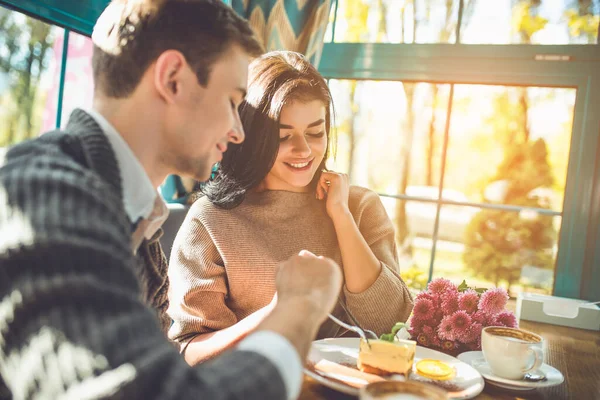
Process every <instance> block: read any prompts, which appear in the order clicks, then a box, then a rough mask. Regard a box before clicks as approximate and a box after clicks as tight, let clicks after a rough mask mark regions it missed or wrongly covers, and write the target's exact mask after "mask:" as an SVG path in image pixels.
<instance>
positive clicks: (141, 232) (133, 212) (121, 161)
mask: <svg viewBox="0 0 600 400" xmlns="http://www.w3.org/2000/svg"><path fill="white" fill-rule="evenodd" d="M87 113H88V114H89V115H90V116H91V117H92V118H93V119H94V120H95V121H96V122H97V123H98V125H100V128H101V129H102V131H103V132H104V134H105V135H106V137H107V138H108V141H109V143H110V145H111V147H112V149H113V152H114V153H115V157H116V159H117V164H118V167H119V171H120V173H121V182H122V187H123V205H124V207H125V212H126V213H127V216H128V217H129V219H130V220H131V222H132V223H134V224H137V228H136V230H135V232H134V233H133V234H132V249H133V252H134V253H136V252H137V249H138V248H139V246H140V244H141V243H142V240H143V238H144V237H145V238H146V239H150V238H151V237H152V236H153V235H154V234H155V233H156V231H158V229H159V228H160V227H161V226H162V224H163V223H164V222H165V220H166V219H167V217H168V215H169V209H168V208H167V205H166V204H165V202H164V200H163V199H162V196H160V194H159V193H158V190H157V188H155V187H154V186H152V181H151V180H150V177H149V176H148V174H147V173H146V171H145V170H144V167H143V166H142V164H141V163H140V161H139V160H138V159H137V157H136V156H135V154H134V153H133V151H132V150H131V148H130V147H129V145H128V144H127V142H125V140H124V139H123V137H122V136H121V135H120V134H119V133H118V132H117V130H116V129H115V127H114V126H113V125H112V124H111V123H110V122H108V121H107V120H106V118H104V117H103V116H102V115H100V114H99V113H98V112H96V111H93V110H88V111H87ZM238 348H239V349H240V350H246V351H253V352H255V353H258V354H261V355H262V356H264V357H265V358H267V359H268V360H269V361H271V363H272V364H273V365H274V366H275V367H276V368H277V370H278V371H279V375H280V376H281V378H282V380H283V382H284V384H285V388H286V392H287V398H288V399H290V400H292V399H296V398H297V397H298V395H299V394H300V388H301V385H302V363H301V360H300V357H299V356H298V353H297V352H296V349H295V348H294V347H293V346H292V344H291V343H290V342H289V341H288V340H287V339H286V338H285V337H283V336H281V335H279V334H278V333H275V332H272V331H259V332H256V333H253V334H251V335H249V336H248V337H247V338H246V339H244V340H242V341H241V342H240V344H239V346H238Z"/></svg>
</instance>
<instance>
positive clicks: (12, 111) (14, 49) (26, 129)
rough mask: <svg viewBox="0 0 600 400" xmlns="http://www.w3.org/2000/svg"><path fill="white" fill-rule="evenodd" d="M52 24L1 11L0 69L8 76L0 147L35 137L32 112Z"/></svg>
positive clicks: (35, 122)
mask: <svg viewBox="0 0 600 400" xmlns="http://www.w3.org/2000/svg"><path fill="white" fill-rule="evenodd" d="M51 28H52V27H51V26H50V25H48V24H46V23H44V22H42V21H38V20H36V19H33V18H26V19H25V20H24V22H21V21H17V20H16V19H15V18H14V12H12V11H8V10H2V13H1V14H0V31H2V32H5V33H6V34H5V35H2V36H4V38H3V40H2V41H0V46H2V47H4V51H0V54H3V56H0V71H1V72H2V73H5V74H7V75H8V77H9V82H10V83H9V88H8V93H7V95H6V97H7V100H6V102H7V103H9V105H7V106H5V107H6V109H7V110H8V111H7V115H6V119H7V120H6V121H4V124H3V125H4V131H3V132H1V136H0V146H7V145H11V144H14V143H16V142H19V141H21V140H24V139H28V138H31V137H33V136H35V135H36V134H37V133H38V132H37V131H36V129H37V128H39V127H38V126H37V120H38V118H36V116H35V115H34V111H35V107H36V104H38V102H39V101H41V100H42V99H40V98H39V96H38V88H39V83H40V79H41V76H42V73H43V72H44V71H45V70H46V67H47V64H48V61H49V60H48V55H49V51H48V50H49V49H50V48H51V47H52V44H53V41H54V36H53V35H52V29H51Z"/></svg>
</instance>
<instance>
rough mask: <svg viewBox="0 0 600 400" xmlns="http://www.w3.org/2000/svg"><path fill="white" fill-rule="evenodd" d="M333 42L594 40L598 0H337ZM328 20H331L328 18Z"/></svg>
mask: <svg viewBox="0 0 600 400" xmlns="http://www.w3.org/2000/svg"><path fill="white" fill-rule="evenodd" d="M336 8H337V12H336V14H335V35H334V36H333V37H334V41H335V42H338V43H344V42H347V43H457V35H456V33H457V28H458V25H459V21H460V43H465V44H596V43H598V23H599V22H600V15H599V14H600V2H598V1H597V0H494V1H488V0H338V2H337V7H336ZM332 22H333V21H332Z"/></svg>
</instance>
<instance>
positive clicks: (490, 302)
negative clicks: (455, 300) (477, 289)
mask: <svg viewBox="0 0 600 400" xmlns="http://www.w3.org/2000/svg"><path fill="white" fill-rule="evenodd" d="M507 301H508V293H506V290H505V289H503V288H494V289H489V290H487V291H485V293H483V294H482V295H481V299H479V309H480V310H482V311H485V312H487V313H489V314H492V315H496V314H498V313H500V312H501V311H503V310H504V307H506V302H507Z"/></svg>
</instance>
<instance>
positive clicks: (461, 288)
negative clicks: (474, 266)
mask: <svg viewBox="0 0 600 400" xmlns="http://www.w3.org/2000/svg"><path fill="white" fill-rule="evenodd" d="M467 289H469V285H467V281H465V280H464V279H463V281H462V283H461V284H460V285H458V291H459V292H464V291H465V290H467Z"/></svg>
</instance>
